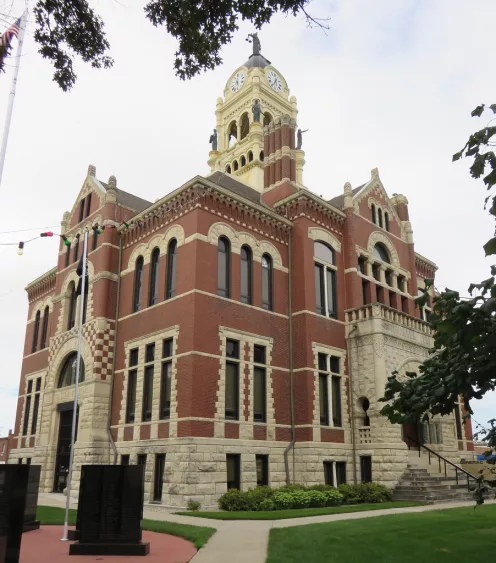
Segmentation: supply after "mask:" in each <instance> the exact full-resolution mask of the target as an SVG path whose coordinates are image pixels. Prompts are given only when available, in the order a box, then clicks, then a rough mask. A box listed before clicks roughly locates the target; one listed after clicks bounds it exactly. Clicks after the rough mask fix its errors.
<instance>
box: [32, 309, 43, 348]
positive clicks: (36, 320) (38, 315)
mask: <svg viewBox="0 0 496 563" xmlns="http://www.w3.org/2000/svg"><path fill="white" fill-rule="evenodd" d="M40 318H41V311H36V317H35V318H34V329H33V344H32V346H31V353H33V352H36V350H38V336H39V333H40Z"/></svg>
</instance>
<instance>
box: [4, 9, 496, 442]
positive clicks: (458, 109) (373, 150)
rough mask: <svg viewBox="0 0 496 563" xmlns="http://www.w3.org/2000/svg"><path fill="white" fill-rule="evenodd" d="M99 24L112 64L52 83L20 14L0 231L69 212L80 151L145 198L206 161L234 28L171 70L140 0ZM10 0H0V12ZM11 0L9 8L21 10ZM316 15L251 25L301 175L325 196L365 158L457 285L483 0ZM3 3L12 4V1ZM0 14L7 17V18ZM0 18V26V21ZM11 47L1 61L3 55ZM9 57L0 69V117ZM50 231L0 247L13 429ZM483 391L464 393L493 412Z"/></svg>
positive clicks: (167, 40) (171, 46) (441, 280)
mask: <svg viewBox="0 0 496 563" xmlns="http://www.w3.org/2000/svg"><path fill="white" fill-rule="evenodd" d="M92 4H93V5H95V6H97V9H98V10H99V12H100V14H101V15H102V16H103V17H104V19H105V21H106V23H107V27H106V29H107V32H108V37H109V40H110V43H111V46H112V56H113V57H114V59H115V67H114V68H113V69H112V70H108V71H103V70H100V71H97V70H92V69H90V68H87V67H85V66H84V65H83V64H82V63H80V62H78V63H77V64H76V71H77V74H78V82H77V84H76V86H75V88H74V89H73V91H72V92H70V93H68V94H64V93H63V92H62V91H61V90H59V88H58V87H57V86H56V84H55V83H54V82H52V79H51V77H52V68H51V66H50V65H49V64H48V63H47V62H45V61H44V60H43V59H42V58H41V57H40V55H38V53H37V48H36V45H35V44H34V41H33V23H32V22H31V24H30V26H29V27H28V34H27V37H26V42H25V46H24V47H25V48H24V53H23V56H22V65H21V70H20V75H19V83H18V89H17V96H16V101H15V109H14V116H13V120H12V128H11V134H10V139H9V146H8V152H7V161H6V166H5V171H4V176H3V180H2V185H1V186H0V215H1V223H0V231H1V232H2V233H3V232H4V231H10V230H16V229H26V228H34V230H33V231H30V232H24V233H13V234H0V242H2V243H5V242H17V241H19V240H23V239H24V240H26V239H28V238H30V236H33V235H36V234H38V232H39V230H40V229H38V227H46V226H57V225H60V220H61V219H62V215H63V213H64V211H66V210H70V209H71V207H72V205H73V203H74V200H75V198H76V197H77V194H78V191H79V189H80V187H81V185H82V182H83V180H84V178H85V175H86V171H87V167H88V164H90V163H91V164H94V165H95V166H96V168H97V176H98V178H100V179H102V180H104V181H105V180H107V179H108V177H109V176H110V175H111V174H114V175H115V176H116V177H117V183H118V186H119V187H121V188H122V189H124V190H127V191H130V192H132V193H134V194H136V195H139V196H141V197H143V198H145V199H148V200H150V201H154V200H155V199H157V198H159V197H161V196H163V195H164V194H166V193H168V192H169V191H171V190H173V189H175V188H177V187H178V186H180V185H181V184H182V183H184V182H185V181H187V180H188V179H190V178H191V177H193V176H194V175H196V174H206V173H208V167H207V164H206V162H207V158H208V151H209V144H208V138H209V135H210V132H211V130H212V128H213V127H214V126H215V102H216V99H217V97H218V96H220V95H222V92H223V89H224V86H225V83H226V81H227V79H228V78H229V76H230V74H231V72H232V71H233V70H235V68H236V67H237V66H239V65H242V64H243V63H244V62H245V61H246V60H247V58H248V56H249V54H250V50H251V46H250V45H249V44H248V43H246V41H245V37H246V35H247V34H248V33H249V32H251V31H253V29H252V28H250V27H249V26H247V25H243V26H242V29H240V31H239V32H238V33H237V34H236V36H235V38H234V41H233V43H232V44H231V45H228V46H227V47H225V48H224V50H223V52H222V56H223V58H224V64H223V65H222V66H221V67H219V68H218V69H217V70H215V71H213V72H209V73H207V74H204V75H202V76H200V77H197V78H195V79H193V80H191V81H189V82H182V81H180V80H179V79H178V78H176V77H175V76H174V73H173V68H172V65H173V60H174V52H175V51H176V48H177V45H176V41H175V40H174V39H173V38H171V37H170V36H168V35H167V33H166V31H165V30H163V29H155V28H154V27H153V26H152V25H151V24H150V23H149V22H148V21H147V20H145V18H144V14H143V11H142V6H143V4H144V2H141V1H137V0H119V2H117V0H99V1H98V2H92ZM10 6H11V0H8V1H7V0H1V1H0V8H3V10H1V11H2V12H4V13H5V12H9V11H10ZM23 6H24V2H23V1H14V7H13V10H12V12H11V16H12V17H13V16H17V14H20V12H21V11H22V7H23ZM310 8H311V13H312V14H313V15H315V16H330V17H331V21H330V26H331V29H330V31H329V32H328V33H327V35H326V34H324V33H323V32H322V31H320V30H318V29H308V27H307V26H306V24H305V21H304V20H303V18H301V17H297V18H283V17H277V18H275V19H274V21H273V23H271V24H270V25H268V26H266V27H264V28H263V29H262V31H261V33H260V34H259V37H260V39H261V43H262V53H263V54H264V55H265V56H266V57H267V58H268V59H269V60H270V61H271V62H272V63H273V65H274V66H275V67H276V68H277V69H278V70H279V71H280V72H281V73H282V74H283V75H284V77H285V78H286V80H287V81H288V84H289V87H290V89H291V94H294V95H295V96H296V97H297V99H298V108H299V118H298V124H299V125H300V126H301V127H302V128H304V129H307V128H308V129H310V131H309V132H308V133H306V135H305V145H304V149H305V151H306V161H307V162H306V165H305V169H304V176H303V180H304V183H305V185H306V186H307V187H308V188H310V189H311V190H313V191H314V192H315V193H317V194H319V195H323V196H324V197H325V198H330V197H332V196H335V195H338V194H339V193H341V191H342V188H343V185H344V183H345V182H346V181H349V182H351V184H352V186H353V187H356V186H358V185H360V184H362V183H364V182H366V181H367V180H368V179H369V177H370V170H371V169H372V168H375V167H377V168H378V169H379V174H380V177H381V179H382V181H383V183H384V185H385V188H386V190H387V191H388V193H389V194H390V195H391V194H393V193H402V194H405V195H406V196H407V197H408V199H409V202H410V218H411V221H412V225H413V230H414V237H415V248H416V250H417V251H418V252H420V253H421V254H423V255H424V256H427V257H428V258H429V259H431V260H433V261H434V262H436V264H438V266H439V271H438V275H437V285H438V286H439V287H442V288H443V287H445V286H446V285H448V286H449V287H451V288H454V289H457V290H460V291H462V292H465V293H466V289H467V287H468V286H469V284H470V282H479V281H481V280H482V279H485V278H487V277H488V275H489V269H488V266H489V263H488V262H487V261H486V260H485V259H484V253H483V250H482V244H483V243H484V242H485V241H486V240H487V239H488V238H490V236H491V233H492V227H493V225H492V221H491V220H490V219H489V215H488V213H487V212H485V211H484V210H483V199H484V197H485V191H484V187H483V185H482V182H477V181H474V180H472V179H471V178H470V176H469V174H468V163H466V162H461V163H457V164H452V162H451V157H452V155H453V153H454V152H456V151H457V150H459V149H460V148H461V147H462V146H463V145H464V143H465V141H466V139H467V138H468V135H469V134H470V133H471V132H473V131H474V130H475V128H476V127H477V128H479V126H483V125H485V124H486V123H487V121H488V118H487V117H483V118H482V120H476V119H474V118H471V117H470V111H471V110H472V109H473V108H474V107H475V106H477V105H478V104H479V103H481V102H486V103H488V104H490V103H494V102H496V99H495V92H496V75H495V73H494V72H492V70H491V69H492V68H493V66H494V65H493V60H492V59H493V57H492V54H493V53H494V21H495V18H496V3H495V2H494V0H472V2H465V1H462V0H395V1H393V0H374V1H373V2H371V1H370V0H361V1H360V0H335V1H328V2H325V1H316V2H314V3H313V4H312V5H311V7H310ZM16 10H17V11H16ZM11 19H12V18H11ZM1 25H2V27H3V25H4V24H3V23H2V24H1ZM12 62H13V61H12V59H11V60H10V61H9V64H10V65H11V64H12ZM11 72H12V67H11V66H8V67H7V74H3V75H0V126H1V124H2V123H3V114H4V112H5V109H6V106H7V99H8V92H9V88H10V82H11ZM57 247H58V243H57V241H56V240H49V239H40V240H37V241H35V242H34V243H31V244H29V245H26V248H25V253H24V256H22V257H19V256H17V254H16V248H15V247H12V246H11V247H8V246H0V260H1V267H0V269H1V272H2V275H1V277H0V307H1V311H2V315H1V319H2V322H1V324H0V347H1V364H0V365H1V369H0V428H2V429H3V433H6V432H7V430H8V428H11V427H13V424H14V417H15V404H16V396H17V391H18V383H19V374H20V370H21V361H22V348H23V343H24V332H25V322H26V315H27V305H28V303H27V296H26V293H25V291H24V287H25V286H26V285H27V284H28V283H29V282H30V281H31V280H33V279H34V278H36V277H37V276H39V275H40V274H41V273H43V272H45V271H47V270H49V269H50V268H52V267H53V266H54V265H55V263H56V255H57ZM495 411H496V395H494V394H493V395H492V396H489V395H488V396H486V397H485V399H484V400H483V401H481V402H479V403H478V404H477V405H475V417H474V418H475V419H476V420H477V421H480V422H484V421H487V420H488V419H489V418H492V417H494V416H495Z"/></svg>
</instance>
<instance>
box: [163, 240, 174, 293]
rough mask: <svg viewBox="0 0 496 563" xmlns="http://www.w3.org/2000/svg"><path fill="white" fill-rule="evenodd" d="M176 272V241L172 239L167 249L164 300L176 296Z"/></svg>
mask: <svg viewBox="0 0 496 563" xmlns="http://www.w3.org/2000/svg"><path fill="white" fill-rule="evenodd" d="M176 271H177V240H176V239H175V238H173V239H172V240H171V241H170V242H169V246H168V247H167V280H166V286H165V298H166V299H171V298H172V297H174V296H175V295H176Z"/></svg>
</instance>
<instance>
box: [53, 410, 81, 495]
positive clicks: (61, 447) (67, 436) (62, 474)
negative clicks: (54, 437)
mask: <svg viewBox="0 0 496 563" xmlns="http://www.w3.org/2000/svg"><path fill="white" fill-rule="evenodd" d="M66 404H67V403H66ZM69 405H70V408H64V406H65V405H59V410H60V422H59V438H58V442H57V457H56V460H55V477H54V483H53V492H54V493H62V492H64V489H65V488H66V487H67V477H68V475H69V457H70V453H71V433H72V414H73V412H74V409H73V408H72V406H73V403H69ZM78 422H79V408H78V412H77V418H76V437H75V440H77V430H78Z"/></svg>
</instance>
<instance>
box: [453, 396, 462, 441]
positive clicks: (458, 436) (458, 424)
mask: <svg viewBox="0 0 496 563" xmlns="http://www.w3.org/2000/svg"><path fill="white" fill-rule="evenodd" d="M455 422H456V439H457V440H463V432H462V417H461V416H460V405H458V404H456V405H455Z"/></svg>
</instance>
